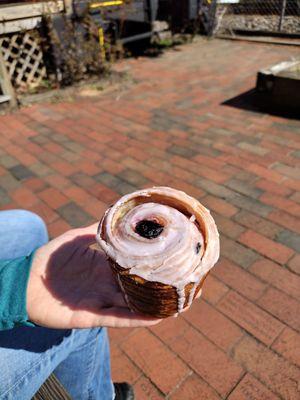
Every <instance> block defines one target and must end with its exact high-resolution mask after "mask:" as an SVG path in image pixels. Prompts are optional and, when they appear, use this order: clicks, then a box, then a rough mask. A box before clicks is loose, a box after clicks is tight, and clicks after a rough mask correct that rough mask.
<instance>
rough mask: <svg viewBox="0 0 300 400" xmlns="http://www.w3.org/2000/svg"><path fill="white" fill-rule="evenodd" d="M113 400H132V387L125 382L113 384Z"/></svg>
mask: <svg viewBox="0 0 300 400" xmlns="http://www.w3.org/2000/svg"><path fill="white" fill-rule="evenodd" d="M114 388H115V394H116V396H115V400H134V391H133V387H132V386H131V385H129V383H127V382H122V383H114Z"/></svg>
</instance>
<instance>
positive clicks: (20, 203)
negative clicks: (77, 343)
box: [0, 39, 300, 400]
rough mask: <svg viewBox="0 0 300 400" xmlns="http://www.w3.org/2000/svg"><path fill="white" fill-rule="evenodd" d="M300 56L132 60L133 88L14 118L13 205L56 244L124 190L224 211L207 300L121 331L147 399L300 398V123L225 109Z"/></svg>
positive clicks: (227, 50) (215, 44) (255, 53)
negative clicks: (180, 196)
mask: <svg viewBox="0 0 300 400" xmlns="http://www.w3.org/2000/svg"><path fill="white" fill-rule="evenodd" d="M296 55H298V56H299V48H293V47H281V46H271V45H262V44H250V43H241V42H239V43H238V42H231V41H218V40H214V41H208V42H207V41H202V40H200V39H199V40H197V41H196V42H195V43H193V44H188V45H185V46H184V47H181V48H180V49H179V50H178V51H175V50H171V51H168V52H167V53H166V54H165V55H164V56H162V57H159V58H155V59H154V58H151V59H147V58H141V59H137V60H126V61H123V62H122V63H120V64H118V65H116V66H115V68H116V69H118V70H124V69H126V70H127V69H129V74H130V75H132V76H133V77H134V79H135V81H136V82H135V83H134V84H132V85H131V86H130V87H128V88H127V89H126V88H125V89H122V90H120V91H114V92H110V93H106V94H105V93H104V94H103V95H102V96H101V97H96V98H82V99H78V100H76V101H73V102H61V103H59V104H38V105H34V106H32V107H28V108H23V109H22V110H20V111H18V112H17V113H15V114H11V115H6V116H2V117H0V132H1V136H0V146H1V147H0V156H1V162H0V205H1V207H3V208H15V207H23V208H27V209H30V210H33V211H35V212H37V213H38V214H40V215H41V216H42V217H43V218H44V219H45V220H46V222H47V224H48V227H49V232H50V234H51V235H52V236H55V235H58V234H60V233H62V232H63V231H65V230H67V229H69V228H70V227H71V226H74V227H78V226H82V225H85V224H89V223H91V222H93V221H96V220H98V219H99V218H100V216H101V214H102V213H103V211H104V210H105V209H106V207H107V205H109V204H111V203H112V202H113V201H115V200H116V199H117V198H119V196H120V195H123V194H125V193H127V192H130V191H133V190H135V189H137V188H141V187H147V186H152V185H170V186H173V187H175V188H179V189H183V190H185V191H186V192H187V193H189V194H191V195H193V196H195V197H197V198H198V199H199V200H200V201H201V202H202V203H203V204H205V205H206V206H207V207H208V208H210V209H211V211H212V214H213V216H214V217H215V219H216V221H217V224H218V227H219V230H220V232H221V245H222V257H221V261H220V262H219V264H218V266H217V267H216V268H215V269H214V270H213V272H212V273H211V275H210V277H209V278H208V279H207V281H206V284H205V288H204V291H203V297H202V299H201V300H197V301H196V302H195V303H194V305H193V307H192V308H191V310H190V311H188V312H186V313H184V315H182V316H181V317H179V318H170V319H168V320H166V321H164V322H163V323H161V324H160V325H159V326H157V327H155V328H153V329H134V330H129V329H124V330H112V331H111V345H112V346H111V347H112V368H113V375H114V379H115V380H118V381H122V380H127V381H129V382H131V383H133V384H134V385H135V389H136V393H137V400H144V399H145V400H149V399H151V400H156V399H160V398H168V399H172V400H216V399H227V398H228V399H230V400H250V399H251V400H253V399H255V400H271V399H272V400H275V399H288V400H292V399H295V400H296V399H299V398H300V387H299V381H300V335H299V331H300V277H299V274H300V257H299V255H296V250H297V249H299V248H300V241H299V236H298V235H297V234H299V231H300V223H299V219H298V220H297V217H299V214H300V205H299V200H300V196H299V192H297V190H298V191H299V188H300V183H299V181H298V180H297V178H299V177H300V173H299V171H300V169H299V166H298V168H297V164H298V160H299V156H300V143H299V140H297V139H298V138H297V134H298V133H299V130H300V120H293V119H284V118H281V117H277V116H270V115H266V114H262V113H256V112H253V111H246V110H243V109H238V108H234V107H229V106H225V105H222V104H221V103H223V102H224V101H226V100H228V99H230V98H232V97H235V96H238V95H240V94H241V93H243V92H246V91H247V90H249V89H251V88H253V87H254V84H255V74H256V71H257V69H258V68H261V67H266V66H269V65H270V64H272V63H274V62H277V61H281V60H285V59H290V58H291V57H293V56H296Z"/></svg>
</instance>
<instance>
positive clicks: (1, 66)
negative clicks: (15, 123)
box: [0, 47, 17, 108]
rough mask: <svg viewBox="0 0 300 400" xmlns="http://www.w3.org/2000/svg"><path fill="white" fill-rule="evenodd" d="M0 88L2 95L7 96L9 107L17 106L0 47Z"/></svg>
mask: <svg viewBox="0 0 300 400" xmlns="http://www.w3.org/2000/svg"><path fill="white" fill-rule="evenodd" d="M0 86H1V89H2V91H3V94H4V95H7V96H9V102H10V105H11V107H13V108H14V107H16V106H17V99H16V94H15V91H14V88H13V86H12V84H11V81H10V77H9V75H8V72H7V70H6V66H5V61H4V58H3V54H2V50H1V47H0Z"/></svg>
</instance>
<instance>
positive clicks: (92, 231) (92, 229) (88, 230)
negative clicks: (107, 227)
mask: <svg viewBox="0 0 300 400" xmlns="http://www.w3.org/2000/svg"><path fill="white" fill-rule="evenodd" d="M99 220H100V218H99ZM98 226H99V222H96V223H94V224H92V225H89V226H86V227H85V228H80V231H81V232H82V234H85V235H94V237H95V236H96V233H97V230H98Z"/></svg>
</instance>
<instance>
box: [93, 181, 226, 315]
mask: <svg viewBox="0 0 300 400" xmlns="http://www.w3.org/2000/svg"><path fill="white" fill-rule="evenodd" d="M152 197H153V199H152ZM136 199H138V200H136ZM166 203H167V204H166ZM179 210H180V211H179ZM181 210H185V211H184V213H183V212H182V211H181ZM185 214H187V215H188V216H186V215H185ZM142 220H156V221H159V222H160V223H162V224H163V225H164V229H163V232H162V233H161V234H160V235H159V236H158V237H157V238H154V239H147V238H144V237H142V236H140V235H139V234H138V233H136V232H135V226H136V224H137V223H138V222H139V221H142ZM195 221H196V222H197V224H196V223H195ZM199 227H200V229H199ZM96 239H97V242H98V243H99V245H100V246H101V247H102V249H103V250H104V251H105V252H106V254H107V256H108V257H110V258H111V259H113V260H114V261H115V262H116V263H117V264H119V265H120V266H121V267H123V268H126V269H129V271H130V274H135V275H138V276H140V277H142V278H144V279H146V280H148V281H153V282H160V283H163V284H166V285H171V286H173V287H174V288H176V290H177V293H178V312H181V311H182V309H183V307H184V303H185V293H184V287H185V286H186V284H188V283H194V286H193V288H192V291H191V293H190V295H189V305H190V303H191V302H192V300H193V295H194V293H195V290H196V287H197V286H198V284H199V282H200V281H201V279H202V278H203V277H204V275H206V274H207V272H208V271H209V270H210V269H211V268H212V267H213V265H214V264H215V263H216V261H217V260H218V258H219V235H218V231H217V228H216V225H215V223H214V220H213V218H212V217H211V215H210V213H209V211H208V210H207V209H206V208H205V207H203V206H202V205H201V204H200V203H199V202H198V201H197V200H195V199H193V198H192V197H190V196H188V195H186V194H185V193H184V192H181V191H178V190H175V189H171V188H167V187H154V188H151V189H145V190H141V191H138V192H134V193H132V194H129V195H126V196H124V197H123V198H121V199H120V200H119V201H118V202H117V203H116V204H115V205H114V206H113V207H111V208H110V209H109V210H107V212H106V213H105V215H104V217H103V219H102V222H101V223H100V225H99V229H98V234H97V237H96ZM197 243H200V245H201V247H200V251H199V252H198V253H197V251H196V248H197ZM192 292H193V293H192Z"/></svg>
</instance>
